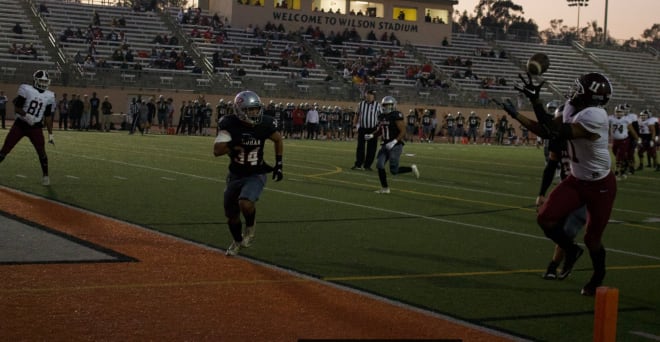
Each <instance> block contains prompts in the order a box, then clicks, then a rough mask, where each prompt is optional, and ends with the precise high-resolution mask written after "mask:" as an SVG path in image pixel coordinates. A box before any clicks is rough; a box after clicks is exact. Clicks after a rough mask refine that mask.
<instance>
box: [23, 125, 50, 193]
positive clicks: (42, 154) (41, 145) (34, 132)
mask: <svg viewBox="0 0 660 342" xmlns="http://www.w3.org/2000/svg"><path fill="white" fill-rule="evenodd" d="M25 135H26V136H27V137H28V139H30V142H31V143H32V146H34V150H35V151H36V152H37V155H38V156H39V165H40V166H41V173H42V174H43V177H42V184H43V185H50V179H49V177H48V155H47V154H46V141H45V139H44V133H43V130H42V129H41V128H34V127H32V128H29V129H27V130H26V131H25Z"/></svg>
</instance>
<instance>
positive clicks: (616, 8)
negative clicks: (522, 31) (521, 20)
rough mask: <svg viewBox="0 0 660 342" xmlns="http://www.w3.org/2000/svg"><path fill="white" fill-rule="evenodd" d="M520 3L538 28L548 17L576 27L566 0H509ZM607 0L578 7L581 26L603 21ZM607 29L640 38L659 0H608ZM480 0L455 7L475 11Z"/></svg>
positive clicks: (657, 13)
mask: <svg viewBox="0 0 660 342" xmlns="http://www.w3.org/2000/svg"><path fill="white" fill-rule="evenodd" d="M512 1H513V3H515V4H518V5H520V6H522V7H523V10H524V12H525V14H524V17H525V19H530V18H531V19H534V21H535V22H536V24H537V25H539V31H542V30H544V29H546V28H548V27H550V20H552V19H563V20H564V25H566V26H569V27H575V26H576V25H577V20H578V9H577V7H568V2H567V1H566V0H512ZM605 2H606V0H589V5H588V6H587V7H582V8H580V27H584V26H585V25H586V24H587V23H589V22H592V21H594V20H596V21H597V22H598V26H600V27H603V26H604V23H605ZM607 2H608V7H609V9H608V18H607V30H608V31H609V33H610V37H612V38H615V39H617V40H627V39H629V38H631V37H632V38H635V39H640V38H641V35H642V33H643V32H644V30H645V29H648V28H651V27H652V26H653V24H655V23H660V0H608V1H607ZM477 3H479V0H458V5H456V6H455V7H454V10H459V11H460V12H461V13H463V11H464V10H467V11H468V13H469V14H470V15H473V14H474V12H473V11H474V7H475V6H476V5H477Z"/></svg>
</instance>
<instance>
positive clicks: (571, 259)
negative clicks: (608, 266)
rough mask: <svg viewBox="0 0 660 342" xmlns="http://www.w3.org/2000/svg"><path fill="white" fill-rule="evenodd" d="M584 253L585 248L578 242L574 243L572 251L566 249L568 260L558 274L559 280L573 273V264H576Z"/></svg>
mask: <svg viewBox="0 0 660 342" xmlns="http://www.w3.org/2000/svg"><path fill="white" fill-rule="evenodd" d="M582 253H584V249H582V248H581V247H580V246H578V245H576V244H573V246H572V247H571V250H570V251H566V260H565V261H564V266H563V267H562V269H561V272H560V273H559V275H558V276H557V278H558V279H559V280H564V279H566V278H567V277H568V276H569V275H570V274H571V272H572V271H573V266H575V263H576V262H577V260H578V259H579V258H580V257H581V256H582Z"/></svg>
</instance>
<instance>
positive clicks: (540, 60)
mask: <svg viewBox="0 0 660 342" xmlns="http://www.w3.org/2000/svg"><path fill="white" fill-rule="evenodd" d="M548 68H550V58H548V55H546V54H544V53H542V52H539V53H535V54H534V55H532V57H529V59H528V60H527V72H529V73H530V74H532V75H541V74H543V73H544V72H546V71H548Z"/></svg>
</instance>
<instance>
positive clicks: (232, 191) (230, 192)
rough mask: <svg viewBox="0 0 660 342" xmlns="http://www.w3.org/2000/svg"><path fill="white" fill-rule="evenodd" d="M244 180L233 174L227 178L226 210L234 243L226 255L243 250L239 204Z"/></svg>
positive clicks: (228, 248)
mask: <svg viewBox="0 0 660 342" xmlns="http://www.w3.org/2000/svg"><path fill="white" fill-rule="evenodd" d="M242 184H243V182H242V180H241V179H240V178H237V177H234V176H232V175H231V174H230V175H229V176H227V186H226V188H225V192H224V195H223V197H224V209H225V217H227V226H229V233H230V234H231V236H232V239H233V241H232V243H231V245H229V247H227V252H226V255H236V254H238V251H239V250H240V249H241V244H242V242H243V235H242V232H241V226H242V223H241V209H240V206H239V204H238V198H239V195H240V193H241V187H242Z"/></svg>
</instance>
